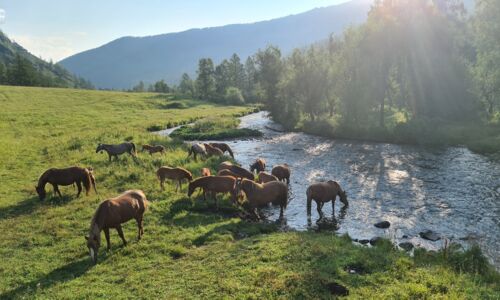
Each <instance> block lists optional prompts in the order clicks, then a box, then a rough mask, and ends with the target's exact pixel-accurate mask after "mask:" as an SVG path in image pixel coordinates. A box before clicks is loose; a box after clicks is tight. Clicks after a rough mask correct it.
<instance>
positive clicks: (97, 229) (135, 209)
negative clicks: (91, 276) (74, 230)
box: [85, 190, 149, 264]
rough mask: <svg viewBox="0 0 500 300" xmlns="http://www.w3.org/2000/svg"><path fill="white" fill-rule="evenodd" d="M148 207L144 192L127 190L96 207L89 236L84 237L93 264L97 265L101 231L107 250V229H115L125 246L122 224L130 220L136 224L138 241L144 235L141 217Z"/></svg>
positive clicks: (108, 244) (108, 242)
mask: <svg viewBox="0 0 500 300" xmlns="http://www.w3.org/2000/svg"><path fill="white" fill-rule="evenodd" d="M148 205H149V202H148V200H147V199H146V196H145V195H144V192H143V191H141V190H129V191H126V192H124V193H123V194H121V195H119V196H117V197H115V198H111V199H107V200H104V201H103V202H101V204H99V206H98V207H97V209H96V211H95V213H94V216H93V217H92V221H91V222H90V229H89V235H88V236H86V237H85V239H86V240H87V248H88V249H89V254H90V258H91V259H92V261H93V263H94V264H95V263H97V255H98V251H99V247H100V246H101V230H103V231H104V235H105V236H106V244H107V249H108V250H109V249H110V248H111V245H110V241H109V229H110V228H115V229H116V231H118V235H119V236H120V238H121V239H122V241H123V245H124V246H126V245H127V241H126V240H125V236H123V230H122V226H121V224H122V223H125V222H127V221H129V220H131V219H135V220H136V222H137V229H138V233H137V240H140V239H141V237H142V235H143V234H144V227H143V215H144V212H145V211H146V209H147V207H148Z"/></svg>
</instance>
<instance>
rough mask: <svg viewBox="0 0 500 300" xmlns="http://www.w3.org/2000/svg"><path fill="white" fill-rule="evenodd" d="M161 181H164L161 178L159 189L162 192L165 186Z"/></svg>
mask: <svg viewBox="0 0 500 300" xmlns="http://www.w3.org/2000/svg"><path fill="white" fill-rule="evenodd" d="M163 180H164V179H163V178H161V179H160V189H161V190H162V191H164V190H165V185H164V184H163Z"/></svg>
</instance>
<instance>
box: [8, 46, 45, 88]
mask: <svg viewBox="0 0 500 300" xmlns="http://www.w3.org/2000/svg"><path fill="white" fill-rule="evenodd" d="M37 77H39V74H38V72H37V70H36V69H35V67H34V66H33V64H32V63H31V62H30V61H29V60H27V59H26V58H23V57H21V55H19V54H17V55H16V58H15V60H14V63H13V64H12V65H11V66H10V67H9V68H8V69H7V82H8V83H9V84H11V85H22V86H35V85H37Z"/></svg>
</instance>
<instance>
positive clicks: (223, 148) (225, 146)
mask: <svg viewBox="0 0 500 300" xmlns="http://www.w3.org/2000/svg"><path fill="white" fill-rule="evenodd" d="M209 145H210V146H212V147H215V148H219V149H220V150H221V151H222V153H226V151H227V152H228V153H229V155H231V157H232V158H233V159H234V154H233V150H232V149H231V147H229V145H228V144H226V143H209Z"/></svg>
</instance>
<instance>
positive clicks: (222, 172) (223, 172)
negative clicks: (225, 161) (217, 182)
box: [217, 169, 241, 178]
mask: <svg viewBox="0 0 500 300" xmlns="http://www.w3.org/2000/svg"><path fill="white" fill-rule="evenodd" d="M217 176H232V177H234V178H241V176H240V175H238V174H236V173H233V172H232V171H231V170H228V169H222V170H220V171H219V172H217Z"/></svg>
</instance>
